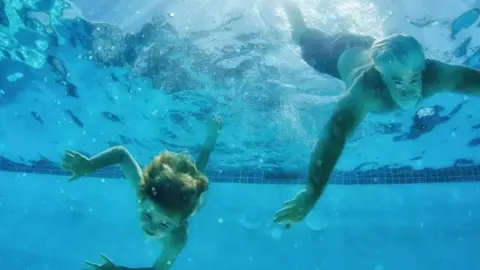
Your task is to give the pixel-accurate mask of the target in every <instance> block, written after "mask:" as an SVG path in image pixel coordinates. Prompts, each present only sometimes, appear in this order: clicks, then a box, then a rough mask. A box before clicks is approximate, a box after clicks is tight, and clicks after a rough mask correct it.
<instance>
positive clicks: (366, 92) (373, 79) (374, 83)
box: [350, 64, 397, 113]
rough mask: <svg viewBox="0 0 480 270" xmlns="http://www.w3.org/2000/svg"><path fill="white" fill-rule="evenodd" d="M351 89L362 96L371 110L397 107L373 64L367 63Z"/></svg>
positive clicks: (379, 110)
mask: <svg viewBox="0 0 480 270" xmlns="http://www.w3.org/2000/svg"><path fill="white" fill-rule="evenodd" d="M350 91H355V92H356V93H355V94H356V95H359V96H361V97H362V99H363V101H364V102H365V105H367V104H368V105H367V106H368V107H369V111H370V112H376V113H381V112H390V111H392V110H394V109H396V108H397V105H396V103H395V101H394V100H393V99H392V97H391V95H390V93H389V92H388V89H387V86H386V84H385V83H384V82H383V79H382V77H381V75H380V72H378V71H377V70H376V69H375V67H374V66H373V64H370V65H366V66H364V67H363V68H362V70H361V71H360V74H359V75H358V76H357V78H356V79H355V81H354V82H353V85H352V87H350Z"/></svg>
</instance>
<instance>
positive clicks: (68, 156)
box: [62, 146, 142, 186]
mask: <svg viewBox="0 0 480 270" xmlns="http://www.w3.org/2000/svg"><path fill="white" fill-rule="evenodd" d="M117 164H118V165H120V168H121V169H122V171H123V173H124V174H125V176H126V177H127V178H128V179H129V180H130V181H131V182H132V183H133V184H134V185H135V186H138V183H139V182H140V177H141V176H142V169H141V168H140V166H138V163H137V162H136V161H135V159H134V158H133V157H132V155H131V154H130V153H129V152H128V150H127V149H126V148H124V147H122V146H115V147H112V148H108V149H107V150H105V151H103V152H101V153H98V154H96V155H94V156H93V157H91V158H87V157H85V156H84V155H82V154H80V153H78V152H75V151H70V150H67V151H66V152H65V155H64V157H63V164H62V168H63V169H64V170H66V171H70V172H72V173H73V175H72V176H71V177H70V178H69V179H68V180H69V181H74V180H76V179H78V178H80V177H82V176H85V175H88V174H91V173H94V172H96V171H98V170H100V169H102V168H105V167H108V166H111V165H117Z"/></svg>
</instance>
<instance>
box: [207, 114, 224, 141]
mask: <svg viewBox="0 0 480 270" xmlns="http://www.w3.org/2000/svg"><path fill="white" fill-rule="evenodd" d="M222 126H223V120H222V118H221V117H220V116H218V115H214V116H213V117H212V118H211V119H210V121H209V123H208V130H207V138H217V137H218V135H219V134H220V130H222Z"/></svg>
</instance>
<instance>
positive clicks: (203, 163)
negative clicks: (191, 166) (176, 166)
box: [195, 116, 223, 172]
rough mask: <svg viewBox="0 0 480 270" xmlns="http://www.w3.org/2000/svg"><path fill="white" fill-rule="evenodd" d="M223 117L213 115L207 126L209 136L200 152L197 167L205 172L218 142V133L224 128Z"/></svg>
mask: <svg viewBox="0 0 480 270" xmlns="http://www.w3.org/2000/svg"><path fill="white" fill-rule="evenodd" d="M222 124H223V123H222V118H220V117H219V116H213V117H212V119H211V120H210V123H209V124H208V127H207V136H206V137H205V142H204V143H203V147H202V150H200V153H199V154H198V157H197V161H196V164H195V165H196V166H197V169H198V170H200V171H202V172H204V171H205V168H206V167H207V164H208V159H209V158H210V153H211V152H212V150H213V148H214V147H215V144H216V143H217V138H218V135H220V131H221V129H222Z"/></svg>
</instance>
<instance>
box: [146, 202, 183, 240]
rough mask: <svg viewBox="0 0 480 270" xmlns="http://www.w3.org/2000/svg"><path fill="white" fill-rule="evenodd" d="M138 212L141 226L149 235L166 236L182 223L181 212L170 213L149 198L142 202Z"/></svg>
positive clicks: (154, 236)
mask: <svg viewBox="0 0 480 270" xmlns="http://www.w3.org/2000/svg"><path fill="white" fill-rule="evenodd" d="M138 212H139V214H140V226H141V227H142V229H143V231H144V232H145V233H146V234H147V235H148V236H150V237H153V238H163V237H166V236H168V235H170V233H171V232H172V231H173V230H174V229H176V228H178V227H179V226H180V225H181V224H182V218H181V215H180V214H178V215H174V214H170V213H169V212H167V211H166V210H165V209H163V208H162V207H160V206H159V205H156V204H155V203H153V202H152V201H151V200H150V199H148V198H145V199H144V200H142V201H141V202H140V204H139V207H138Z"/></svg>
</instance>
